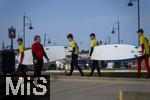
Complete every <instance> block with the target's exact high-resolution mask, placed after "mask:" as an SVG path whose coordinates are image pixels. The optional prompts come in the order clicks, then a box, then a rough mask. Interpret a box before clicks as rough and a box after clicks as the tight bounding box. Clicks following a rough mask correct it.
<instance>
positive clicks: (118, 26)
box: [111, 19, 120, 44]
mask: <svg viewBox="0 0 150 100" xmlns="http://www.w3.org/2000/svg"><path fill="white" fill-rule="evenodd" d="M115 25H117V28H116V27H115ZM115 30H117V31H118V44H120V23H119V19H118V21H117V22H115V23H114V24H113V27H112V32H111V33H112V34H115Z"/></svg>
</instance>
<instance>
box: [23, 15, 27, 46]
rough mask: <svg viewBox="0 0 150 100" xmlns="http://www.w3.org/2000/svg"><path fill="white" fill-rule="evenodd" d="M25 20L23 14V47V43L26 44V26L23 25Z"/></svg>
mask: <svg viewBox="0 0 150 100" xmlns="http://www.w3.org/2000/svg"><path fill="white" fill-rule="evenodd" d="M25 18H26V17H25V13H24V16H23V40H24V45H25V43H26V42H25V26H26V25H25V24H26V23H25Z"/></svg>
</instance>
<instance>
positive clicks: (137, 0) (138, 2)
mask: <svg viewBox="0 0 150 100" xmlns="http://www.w3.org/2000/svg"><path fill="white" fill-rule="evenodd" d="M133 2H137V5H138V7H137V8H138V9H137V11H138V19H137V20H138V30H139V29H140V0H129V3H128V6H129V7H131V6H133ZM138 45H139V40H138Z"/></svg>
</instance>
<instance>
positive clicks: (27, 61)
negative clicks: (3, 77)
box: [18, 46, 71, 65]
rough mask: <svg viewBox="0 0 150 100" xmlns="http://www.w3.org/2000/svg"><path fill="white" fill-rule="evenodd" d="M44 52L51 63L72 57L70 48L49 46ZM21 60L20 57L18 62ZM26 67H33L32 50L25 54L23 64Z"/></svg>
mask: <svg viewBox="0 0 150 100" xmlns="http://www.w3.org/2000/svg"><path fill="white" fill-rule="evenodd" d="M44 50H45V52H46V54H47V56H48V58H49V59H50V62H52V61H57V60H61V59H65V58H66V56H67V55H70V52H69V51H70V50H71V49H70V48H69V47H65V46H49V47H44ZM19 59H20V55H19V57H18V62H19ZM43 59H44V63H47V61H46V59H45V57H44V58H43ZM22 64H24V65H33V56H32V51H31V49H29V50H26V51H25V52H24V59H23V63H22Z"/></svg>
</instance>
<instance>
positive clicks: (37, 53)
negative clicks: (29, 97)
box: [32, 35, 49, 85]
mask: <svg viewBox="0 0 150 100" xmlns="http://www.w3.org/2000/svg"><path fill="white" fill-rule="evenodd" d="M32 55H33V63H34V76H33V77H34V81H33V83H34V84H35V85H36V84H37V81H38V80H39V78H40V76H41V71H42V67H43V57H45V58H46V59H47V62H48V61H49V58H48V56H47V54H46V53H45V51H44V47H43V45H42V44H41V38H40V36H39V35H36V36H35V37H34V43H33V44H32Z"/></svg>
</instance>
